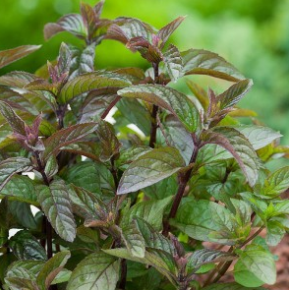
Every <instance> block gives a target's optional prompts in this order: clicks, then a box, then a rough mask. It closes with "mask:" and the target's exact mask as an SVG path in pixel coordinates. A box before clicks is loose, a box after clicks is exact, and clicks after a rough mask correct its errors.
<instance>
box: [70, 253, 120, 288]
mask: <svg viewBox="0 0 289 290" xmlns="http://www.w3.org/2000/svg"><path fill="white" fill-rule="evenodd" d="M118 278H119V259H116V258H114V257H113V256H111V255H108V254H106V253H104V252H96V253H93V254H90V255H88V256H87V257H86V258H84V259H83V260H82V261H81V262H80V263H79V264H78V265H77V267H76V268H75V269H74V271H73V272H72V275H71V278H70V279H69V282H68V285H67V290H76V289H77V290H81V289H83V290H84V289H99V290H100V289H105V290H115V289H116V283H117V281H118ZM84 281H85V282H84Z"/></svg>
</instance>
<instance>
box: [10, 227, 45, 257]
mask: <svg viewBox="0 0 289 290" xmlns="http://www.w3.org/2000/svg"><path fill="white" fill-rule="evenodd" d="M9 247H11V249H12V251H13V253H14V255H15V256H16V257H17V258H18V259H20V260H40V261H43V260H46V259H47V257H46V253H45V250H44V248H43V247H42V246H41V245H40V243H39V242H38V241H37V239H36V238H35V237H34V236H33V235H32V234H31V233H30V232H29V231H26V230H22V231H19V232H17V233H16V234H15V235H14V236H13V237H12V238H11V239H10V241H9Z"/></svg>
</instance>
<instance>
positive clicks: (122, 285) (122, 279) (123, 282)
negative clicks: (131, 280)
mask: <svg viewBox="0 0 289 290" xmlns="http://www.w3.org/2000/svg"><path fill="white" fill-rule="evenodd" d="M120 265H121V275H120V282H119V288H120V289H122V290H125V286H126V274H127V265H126V259H121V262H120Z"/></svg>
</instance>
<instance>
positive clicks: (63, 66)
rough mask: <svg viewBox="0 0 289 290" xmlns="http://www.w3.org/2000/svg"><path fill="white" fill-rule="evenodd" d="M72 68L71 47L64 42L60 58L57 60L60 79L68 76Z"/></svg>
mask: <svg viewBox="0 0 289 290" xmlns="http://www.w3.org/2000/svg"><path fill="white" fill-rule="evenodd" d="M70 66H71V51H70V49H69V47H68V46H67V45H66V44H65V43H64V42H62V43H61V46H60V50H59V57H58V59H57V68H58V74H59V77H62V76H63V75H65V76H68V74H69V70H70Z"/></svg>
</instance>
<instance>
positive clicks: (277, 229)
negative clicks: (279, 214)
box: [266, 220, 286, 247]
mask: <svg viewBox="0 0 289 290" xmlns="http://www.w3.org/2000/svg"><path fill="white" fill-rule="evenodd" d="M266 227H267V235H266V242H267V244H268V245H269V246H273V247H274V246H277V245H278V244H279V243H280V242H281V240H282V239H283V237H284V235H285V233H286V231H285V229H284V226H283V225H282V224H281V223H280V222H278V221H275V220H269V221H268V222H267V226H266Z"/></svg>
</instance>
